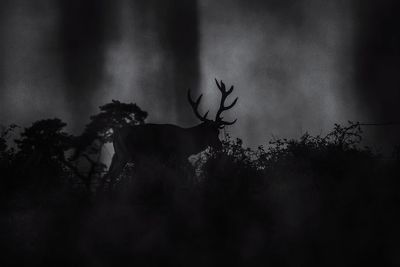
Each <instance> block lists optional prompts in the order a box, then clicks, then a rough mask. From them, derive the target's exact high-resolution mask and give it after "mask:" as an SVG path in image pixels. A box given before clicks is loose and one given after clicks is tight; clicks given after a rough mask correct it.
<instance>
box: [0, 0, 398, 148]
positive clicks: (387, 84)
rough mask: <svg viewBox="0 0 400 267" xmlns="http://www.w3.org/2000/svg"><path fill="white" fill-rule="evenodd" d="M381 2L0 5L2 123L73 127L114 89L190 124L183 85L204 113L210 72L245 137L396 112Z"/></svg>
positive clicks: (170, 119)
mask: <svg viewBox="0 0 400 267" xmlns="http://www.w3.org/2000/svg"><path fill="white" fill-rule="evenodd" d="M384 2H385V3H384V4H382V5H380V4H377V3H373V1H359V0H353V1H343V0H335V1H329V3H327V2H321V1H317V0H302V1H292V0H287V1H275V0H269V1H256V0H251V1H239V0H235V1H228V0H220V1H211V0H201V1H184V0H168V1H163V2H162V3H159V1H158V2H157V1H155V0H153V1H146V2H145V3H143V2H141V1H128V0H118V1H113V2H109V1H106V0H102V1H94V0H86V1H77V0H73V1H68V0H58V1H50V0H38V1H34V2H33V1H28V0H18V1H2V3H1V4H0V8H1V15H2V16H1V19H0V35H1V36H2V40H3V41H2V43H1V44H0V59H1V64H0V87H1V88H0V97H1V98H0V112H1V114H0V122H1V123H2V124H9V123H17V124H20V125H24V126H26V125H29V124H30V123H31V122H33V121H34V120H38V119H43V118H52V117H60V118H62V119H63V120H65V121H66V122H67V123H68V125H69V129H70V130H71V131H73V132H74V133H79V132H80V131H81V130H82V127H83V125H84V124H85V123H87V122H88V120H89V116H90V115H91V114H94V113H96V112H97V107H98V106H99V105H102V104H104V103H106V102H108V101H111V99H118V100H121V101H125V102H135V103H137V104H138V105H139V106H140V107H141V108H143V109H144V110H146V111H148V112H149V119H148V121H149V122H156V123H174V124H178V125H181V126H190V125H194V124H195V123H197V121H196V118H195V116H193V115H192V114H191V110H190V107H189V105H188V104H187V103H186V91H187V89H188V88H191V89H192V90H194V91H196V92H197V93H200V92H202V93H204V98H203V99H204V100H203V103H202V107H201V108H202V109H203V110H206V109H211V111H214V112H215V108H216V106H217V102H218V101H219V99H218V97H219V95H218V91H217V90H216V87H215V85H214V78H217V79H222V80H223V81H224V82H225V83H226V84H229V85H230V84H233V85H235V91H234V94H235V95H237V96H239V102H238V104H237V106H236V107H235V108H234V109H233V110H231V111H229V112H227V114H226V119H232V118H238V121H237V123H236V124H235V125H234V126H232V127H230V128H229V129H227V130H228V131H229V132H230V133H231V135H233V136H237V137H241V138H243V139H244V141H245V143H246V144H248V145H251V146H255V145H259V144H263V143H266V141H267V140H268V139H270V138H271V137H272V136H280V137H298V136H300V135H301V134H302V133H304V132H305V131H308V132H311V133H314V134H318V133H325V132H327V131H328V129H330V128H331V127H332V126H333V123H343V122H345V121H347V120H354V121H363V122H376V121H383V120H386V119H387V120H395V119H396V116H397V113H398V112H396V111H398V110H397V108H395V106H396V100H395V99H397V100H398V90H397V84H398V83H397V80H398V75H396V65H395V59H396V58H398V57H399V54H398V53H397V52H396V51H397V48H396V47H398V46H397V45H398V43H399V38H398V33H396V31H395V30H394V28H390V27H388V26H392V25H394V23H395V22H396V20H397V19H396V14H395V13H396V12H394V11H393V10H398V4H395V1H384ZM378 11H379V12H378ZM371 21H376V22H377V23H372V22H371ZM392 27H394V26H392ZM383 29H384V30H383ZM392 58H394V59H392ZM377 66H379V68H378V67H377ZM380 86H382V87H380ZM377 103H378V104H377ZM379 103H382V105H381V104H379ZM371 131H372V130H371ZM373 131H375V130H373ZM376 136H380V138H382V135H379V134H377V135H376ZM393 138H395V137H393Z"/></svg>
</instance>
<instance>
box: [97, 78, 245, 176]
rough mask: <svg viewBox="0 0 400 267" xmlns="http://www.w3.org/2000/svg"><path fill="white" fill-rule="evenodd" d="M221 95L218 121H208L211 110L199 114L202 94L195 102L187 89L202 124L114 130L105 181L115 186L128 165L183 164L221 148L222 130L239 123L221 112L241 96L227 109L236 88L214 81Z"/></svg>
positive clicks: (152, 125) (140, 126)
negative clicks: (225, 118)
mask: <svg viewBox="0 0 400 267" xmlns="http://www.w3.org/2000/svg"><path fill="white" fill-rule="evenodd" d="M215 82H216V84H217V87H218V89H219V91H220V92H221V101H220V105H219V109H218V111H217V113H216V116H215V119H214V120H210V119H207V115H208V113H209V112H208V111H207V112H206V113H205V114H204V115H200V113H199V110H198V108H199V105H200V102H201V99H202V97H203V95H202V94H201V95H200V96H199V97H198V98H197V100H196V101H193V100H192V97H191V94H190V90H188V94H187V97H188V101H189V103H190V105H191V107H192V109H193V112H194V114H195V115H196V117H197V118H198V119H199V120H200V121H201V123H200V124H198V125H196V126H194V127H190V128H182V127H179V126H177V125H172V124H142V125H135V126H124V127H122V128H119V129H115V130H114V137H113V146H114V151H115V153H114V155H113V158H112V161H111V165H110V168H109V171H108V173H107V174H106V176H105V179H106V180H108V179H109V180H110V183H113V182H114V181H115V179H116V178H117V177H118V176H119V175H120V174H121V172H122V170H123V169H124V167H125V165H126V164H127V163H128V162H133V163H138V162H140V161H141V160H148V159H150V158H151V159H156V160H158V161H159V162H164V163H167V164H168V163H171V162H175V163H180V162H182V161H188V158H189V156H191V155H194V154H197V153H200V152H202V151H204V150H205V149H207V148H208V147H212V148H216V149H219V148H221V146H222V145H221V141H220V140H219V137H218V136H219V131H220V129H223V128H224V127H225V126H227V125H232V124H234V123H235V122H236V119H235V120H234V121H231V122H228V121H224V120H223V117H221V115H222V113H223V112H224V111H226V110H229V109H231V108H232V107H233V106H234V105H235V104H236V102H237V100H238V97H236V98H235V100H234V101H233V102H232V103H231V104H230V105H228V106H225V101H226V99H227V97H228V96H229V95H230V94H231V93H232V92H233V86H231V87H230V89H229V90H227V89H226V87H225V84H224V83H223V82H222V81H220V82H218V81H217V80H215Z"/></svg>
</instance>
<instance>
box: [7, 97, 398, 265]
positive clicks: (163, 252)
mask: <svg viewBox="0 0 400 267" xmlns="http://www.w3.org/2000/svg"><path fill="white" fill-rule="evenodd" d="M146 116H147V113H146V112H144V111H142V110H141V109H140V108H139V107H138V106H136V105H135V104H124V103H120V102H118V101H113V102H112V103H109V104H106V105H104V106H101V107H100V113H98V114H97V115H95V116H92V117H91V120H90V122H89V123H88V124H87V126H86V128H85V130H84V132H83V133H82V134H81V135H80V136H73V135H71V134H68V133H67V132H66V130H65V127H66V124H65V123H64V122H62V121H61V120H59V119H47V120H41V121H37V122H35V123H33V124H32V126H30V127H29V128H25V129H22V130H21V131H22V132H21V134H20V135H19V136H17V138H18V139H16V140H15V142H14V143H13V142H12V141H13V140H12V139H13V138H14V137H15V136H16V135H15V134H13V133H15V132H17V130H18V129H19V128H18V126H16V125H11V126H9V127H4V128H3V129H2V131H1V136H0V168H1V172H0V175H1V180H0V182H1V185H0V190H1V202H0V205H1V217H0V236H1V239H0V240H1V241H0V242H1V243H0V251H1V255H2V256H1V261H4V262H5V263H6V264H11V265H40V266H42V265H45V264H50V266H119V265H123V266H135V265H136V266H237V265H240V266H362V265H367V264H373V265H375V266H397V265H399V264H400V253H399V248H400V247H399V244H400V243H399V241H398V240H400V230H399V229H400V227H399V225H400V220H399V216H398V210H399V208H398V203H399V200H400V194H399V193H398V190H399V181H398V180H399V177H400V175H399V173H400V167H399V166H400V164H398V163H399V162H398V161H399V159H398V158H397V159H396V158H393V159H390V160H388V159H385V158H383V157H382V156H380V155H378V154H377V153H374V152H373V151H371V150H370V149H369V148H367V147H362V146H361V145H360V141H361V138H362V135H361V134H362V132H361V127H360V124H359V123H353V122H349V124H348V126H341V125H335V127H334V129H333V130H332V131H331V132H330V133H329V134H328V135H326V136H311V135H309V134H305V135H303V136H302V137H301V138H300V139H298V140H297V139H296V140H286V139H275V140H273V141H271V142H269V144H268V145H267V146H265V147H262V146H260V147H259V148H257V149H248V148H244V147H243V144H242V141H241V140H240V139H233V138H231V137H229V136H225V137H224V138H223V139H224V141H223V148H222V149H221V150H218V151H216V150H211V149H209V150H207V151H205V152H203V153H201V154H200V155H197V156H196V157H195V158H194V159H192V163H193V170H191V169H188V168H171V167H168V166H167V165H165V164H161V163H159V162H157V161H150V160H149V161H148V162H144V163H142V164H143V166H141V167H140V168H138V166H135V165H134V164H129V166H127V167H126V168H125V169H124V172H123V174H122V175H121V177H120V178H119V179H118V181H117V184H116V185H115V186H114V187H112V188H111V187H107V184H105V183H103V182H102V179H101V178H102V177H103V176H104V174H105V172H106V166H105V165H104V164H103V163H102V162H101V158H100V155H101V153H100V152H101V150H102V149H103V147H104V145H105V144H106V143H108V142H110V141H111V137H112V133H113V129H116V128H118V127H122V126H123V125H126V124H131V125H136V124H142V123H145V118H146ZM166 142H168V140H166ZM2 266H5V265H2Z"/></svg>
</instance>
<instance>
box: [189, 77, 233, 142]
mask: <svg viewBox="0 0 400 267" xmlns="http://www.w3.org/2000/svg"><path fill="white" fill-rule="evenodd" d="M215 83H216V84H217V88H218V90H219V91H220V92H221V101H220V104H219V108H218V111H217V113H216V115H215V119H214V120H210V119H208V118H207V116H208V113H209V111H207V112H206V113H205V114H204V115H200V113H199V110H198V109H199V105H200V102H201V99H202V97H203V94H201V95H200V96H199V97H198V98H197V100H196V101H193V99H192V97H191V94H190V90H188V101H189V103H190V105H191V106H192V109H193V112H194V114H195V115H196V117H197V118H198V119H199V120H200V121H202V123H201V124H200V125H198V126H197V127H196V131H197V132H198V134H200V135H202V139H201V140H203V141H204V143H205V145H210V146H211V147H215V148H220V147H221V141H220V140H219V138H218V136H219V130H220V129H223V128H224V127H225V126H227V125H232V124H234V123H235V122H236V120H237V119H235V120H233V121H224V119H223V117H222V116H221V115H222V113H223V112H224V111H227V110H229V109H231V108H232V107H233V106H234V105H235V104H236V102H237V100H238V97H236V98H235V100H233V102H232V103H231V104H230V105H227V106H226V105H225V101H226V99H227V97H228V96H229V95H230V94H231V93H232V92H233V85H232V86H231V87H230V88H229V90H227V89H226V86H225V84H224V83H223V82H222V81H220V82H218V81H217V80H216V79H215Z"/></svg>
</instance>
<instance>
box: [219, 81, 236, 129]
mask: <svg viewBox="0 0 400 267" xmlns="http://www.w3.org/2000/svg"><path fill="white" fill-rule="evenodd" d="M215 83H216V84H217V87H218V89H219V90H220V91H221V94H222V96H221V102H220V104H219V109H218V111H217V114H216V116H215V122H216V123H218V124H219V125H220V128H223V127H224V126H225V125H232V124H234V123H235V122H236V120H237V119H235V120H233V121H230V122H229V121H224V120H223V117H221V114H222V112H224V111H226V110H228V109H231V108H232V107H233V106H234V105H235V104H236V102H237V101H238V99H239V98H238V97H236V98H235V100H233V102H232V103H231V104H230V105H228V106H225V105H224V104H225V100H226V98H227V97H228V96H229V95H230V94H231V93H232V92H233V85H232V86H231V88H229V90H226V87H225V84H224V83H223V82H222V80H221V82H220V83H219V82H218V81H217V79H215Z"/></svg>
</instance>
